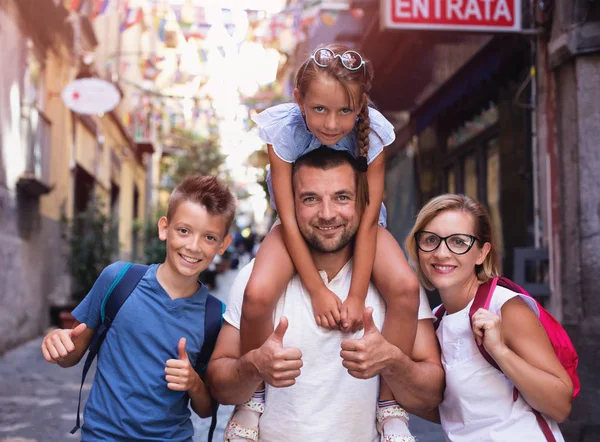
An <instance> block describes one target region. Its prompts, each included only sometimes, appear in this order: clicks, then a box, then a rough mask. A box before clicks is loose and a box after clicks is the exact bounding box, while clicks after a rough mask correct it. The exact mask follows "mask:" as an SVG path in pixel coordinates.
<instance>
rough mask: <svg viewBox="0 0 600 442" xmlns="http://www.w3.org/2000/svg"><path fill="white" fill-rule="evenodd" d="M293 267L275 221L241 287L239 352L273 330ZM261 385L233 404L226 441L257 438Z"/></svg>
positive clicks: (261, 406) (252, 345) (262, 391)
mask: <svg viewBox="0 0 600 442" xmlns="http://www.w3.org/2000/svg"><path fill="white" fill-rule="evenodd" d="M295 271H296V270H295V267H294V264H293V263H292V259H291V258H290V256H289V254H288V251H287V248H286V246H285V243H284V242H283V236H282V233H281V225H276V226H275V227H274V228H273V229H272V230H271V232H269V234H268V235H267V236H266V237H265V239H264V240H263V242H262V244H261V246H260V248H259V249H258V253H257V255H256V259H255V261H254V268H253V269H252V274H251V275H250V279H249V281H248V284H247V285H246V290H245V291H244V301H243V303H242V317H241V320H240V337H241V346H242V348H241V351H242V354H245V353H247V352H249V351H250V350H253V349H255V348H258V347H260V346H261V345H262V344H263V343H264V342H265V341H266V340H267V338H268V337H269V336H270V335H271V333H273V328H274V326H273V311H274V310H275V306H276V305H277V301H278V300H279V297H280V296H281V294H282V293H283V291H284V290H285V288H286V286H287V284H288V282H289V281H290V279H292V277H293V276H294V273H295ZM264 389H265V386H264V383H261V385H260V386H259V387H258V390H257V391H256V392H255V393H254V395H252V398H251V399H250V400H249V401H248V402H246V404H244V405H240V406H237V407H236V409H235V411H234V413H233V415H232V417H231V419H230V421H229V424H228V425H227V429H226V431H225V440H226V441H231V442H237V441H240V442H241V441H248V440H258V439H257V438H258V423H259V419H260V415H261V413H262V411H263V410H264V402H265V392H264Z"/></svg>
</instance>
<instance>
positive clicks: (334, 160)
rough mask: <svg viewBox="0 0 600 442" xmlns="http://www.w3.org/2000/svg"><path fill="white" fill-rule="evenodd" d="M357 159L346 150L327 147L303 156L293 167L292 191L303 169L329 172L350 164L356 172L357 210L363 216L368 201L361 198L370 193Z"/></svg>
mask: <svg viewBox="0 0 600 442" xmlns="http://www.w3.org/2000/svg"><path fill="white" fill-rule="evenodd" d="M356 163H357V162H356V159H355V158H354V157H353V156H352V154H350V152H348V151H346V150H337V149H332V148H330V147H327V146H321V147H319V148H317V149H315V150H311V151H310V152H308V153H306V154H304V155H302V156H301V157H300V158H298V159H297V160H296V161H295V162H294V164H293V165H292V190H293V185H294V183H295V181H294V180H295V178H296V174H297V173H298V170H300V169H301V168H302V167H305V166H306V167H313V168H315V169H321V170H329V169H333V168H334V167H339V166H342V165H344V164H348V165H349V166H351V167H352V170H353V171H354V185H355V193H356V210H357V211H358V213H359V214H361V215H362V213H363V212H364V210H365V208H366V206H367V204H368V201H366V200H365V198H361V194H362V193H363V192H366V193H367V194H368V193H369V184H368V182H367V180H366V174H364V173H360V172H359V170H358V166H357V164H356Z"/></svg>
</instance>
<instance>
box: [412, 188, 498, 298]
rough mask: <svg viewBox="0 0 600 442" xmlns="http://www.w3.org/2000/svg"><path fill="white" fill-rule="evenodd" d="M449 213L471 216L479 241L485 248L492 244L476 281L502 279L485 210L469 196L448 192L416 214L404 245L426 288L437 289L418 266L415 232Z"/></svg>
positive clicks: (476, 271)
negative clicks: (486, 245) (455, 212)
mask: <svg viewBox="0 0 600 442" xmlns="http://www.w3.org/2000/svg"><path fill="white" fill-rule="evenodd" d="M448 210H456V211H460V212H465V213H468V214H470V215H471V216H472V218H473V224H474V228H475V236H476V237H477V238H478V239H479V244H480V245H483V244H485V243H486V242H487V243H490V246H491V247H490V252H489V253H488V254H487V256H486V257H485V260H484V261H483V263H482V264H480V265H476V266H475V274H476V275H477V279H479V280H480V281H482V282H486V281H488V280H489V279H491V278H494V277H496V276H499V275H500V265H499V261H498V251H497V248H496V241H495V239H494V231H493V228H492V223H491V221H490V216H489V214H488V212H487V210H485V208H484V207H483V206H482V205H481V204H479V203H478V202H477V201H475V200H474V199H472V198H469V197H468V196H466V195H457V194H451V193H447V194H445V195H440V196H437V197H435V198H433V199H431V200H430V201H429V202H428V203H427V204H425V205H424V206H423V208H422V209H421V210H420V211H419V214H418V215H417V220H416V221H415V225H414V227H413V228H412V230H411V231H410V233H409V234H408V236H407V237H406V241H405V242H404V246H405V248H406V253H408V257H409V261H410V263H411V265H412V266H413V268H414V270H415V272H416V273H417V276H418V277H419V280H420V281H421V283H422V284H423V286H425V287H426V288H428V289H429V290H433V289H434V287H433V284H432V283H431V281H429V279H427V277H426V276H425V275H424V274H423V271H422V270H421V266H420V265H419V250H418V248H417V241H416V239H415V233H417V232H419V231H420V230H423V229H424V228H425V226H426V225H427V224H429V222H430V221H431V220H432V219H434V218H435V217H436V216H438V215H439V214H440V213H442V212H445V211H448Z"/></svg>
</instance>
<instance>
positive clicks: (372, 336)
mask: <svg viewBox="0 0 600 442" xmlns="http://www.w3.org/2000/svg"><path fill="white" fill-rule="evenodd" d="M363 321H364V324H365V332H364V335H363V337H362V338H360V339H344V340H343V341H342V351H341V352H340V356H341V357H342V359H343V361H342V365H343V366H344V367H345V368H346V369H348V373H350V375H351V376H354V377H355V378H358V379H369V378H372V377H373V376H376V375H378V374H381V373H382V372H383V371H384V370H385V369H386V368H387V367H388V361H389V360H390V359H389V358H390V354H391V351H390V346H392V347H394V348H397V347H395V346H393V345H392V344H390V343H389V342H388V341H386V340H385V338H384V337H383V336H382V335H381V333H380V332H379V330H378V329H377V327H376V326H375V323H374V322H373V308H372V307H368V308H367V309H365V310H364V313H363Z"/></svg>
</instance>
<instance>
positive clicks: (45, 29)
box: [0, 0, 152, 353]
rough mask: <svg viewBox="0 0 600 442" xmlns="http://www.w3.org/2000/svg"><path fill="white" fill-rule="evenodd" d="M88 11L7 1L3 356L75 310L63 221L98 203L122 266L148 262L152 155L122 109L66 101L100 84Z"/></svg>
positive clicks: (0, 127)
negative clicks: (62, 308)
mask: <svg viewBox="0 0 600 442" xmlns="http://www.w3.org/2000/svg"><path fill="white" fill-rule="evenodd" d="M57 3H58V4H57ZM82 4H83V7H81V8H80V9H79V10H78V11H69V10H67V9H66V8H65V7H64V6H62V4H61V3H60V2H55V1H53V0H18V1H17V0H2V1H1V2H0V39H2V41H3V50H2V52H1V54H0V57H1V60H0V64H1V65H2V69H0V220H1V222H0V264H1V265H0V284H1V286H2V288H1V289H0V305H2V308H1V309H0V353H2V352H4V351H6V350H7V349H10V348H12V347H14V346H15V345H17V344H19V343H22V342H24V341H26V340H27V339H30V338H32V337H35V336H39V335H40V334H41V333H42V332H43V331H44V329H45V328H46V327H47V326H48V325H49V324H50V320H51V318H50V314H49V312H50V310H51V307H52V306H57V305H62V304H69V303H70V302H72V300H71V290H72V288H71V278H70V276H69V269H68V268H67V265H66V245H65V241H64V239H63V233H64V228H65V224H64V220H65V219H72V218H73V217H74V216H75V215H76V214H77V213H81V212H83V211H85V210H86V208H87V207H88V204H89V202H90V201H91V200H92V199H95V200H96V201H99V200H102V201H103V202H104V205H103V206H102V207H103V209H102V210H103V211H104V212H105V213H106V214H111V215H112V217H113V219H115V220H118V242H119V244H120V252H119V255H117V256H115V259H117V258H121V259H132V257H133V256H134V255H135V254H136V253H140V250H139V247H141V245H139V244H137V242H138V241H137V240H136V235H135V227H136V225H138V224H139V223H141V222H143V220H144V217H145V214H146V213H147V208H146V205H147V201H148V198H147V195H148V192H149V190H148V189H149V187H148V182H147V170H148V164H149V163H150V161H149V158H148V154H149V153H152V150H151V149H149V148H148V146H147V145H146V144H144V145H140V144H139V143H136V142H135V141H134V140H133V138H132V137H131V136H130V134H129V132H128V129H127V128H126V127H125V126H124V124H123V122H122V117H121V116H120V115H119V110H118V109H117V110H115V111H111V112H107V113H105V114H99V115H80V114H77V113H75V112H72V111H71V110H69V109H68V108H67V107H66V106H65V104H64V102H63V100H62V99H61V92H62V91H63V89H64V88H65V87H66V86H67V85H68V84H69V83H70V82H72V81H73V80H75V79H77V78H82V77H100V75H99V74H98V72H97V70H95V69H94V66H93V65H92V63H90V61H89V56H92V55H93V54H94V51H95V50H96V47H97V45H98V40H97V37H96V33H95V31H94V27H93V24H92V22H91V16H89V15H87V13H86V11H89V9H86V8H85V6H86V2H82ZM90 4H91V3H90ZM109 80H110V78H109ZM136 248H137V249H138V250H136Z"/></svg>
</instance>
